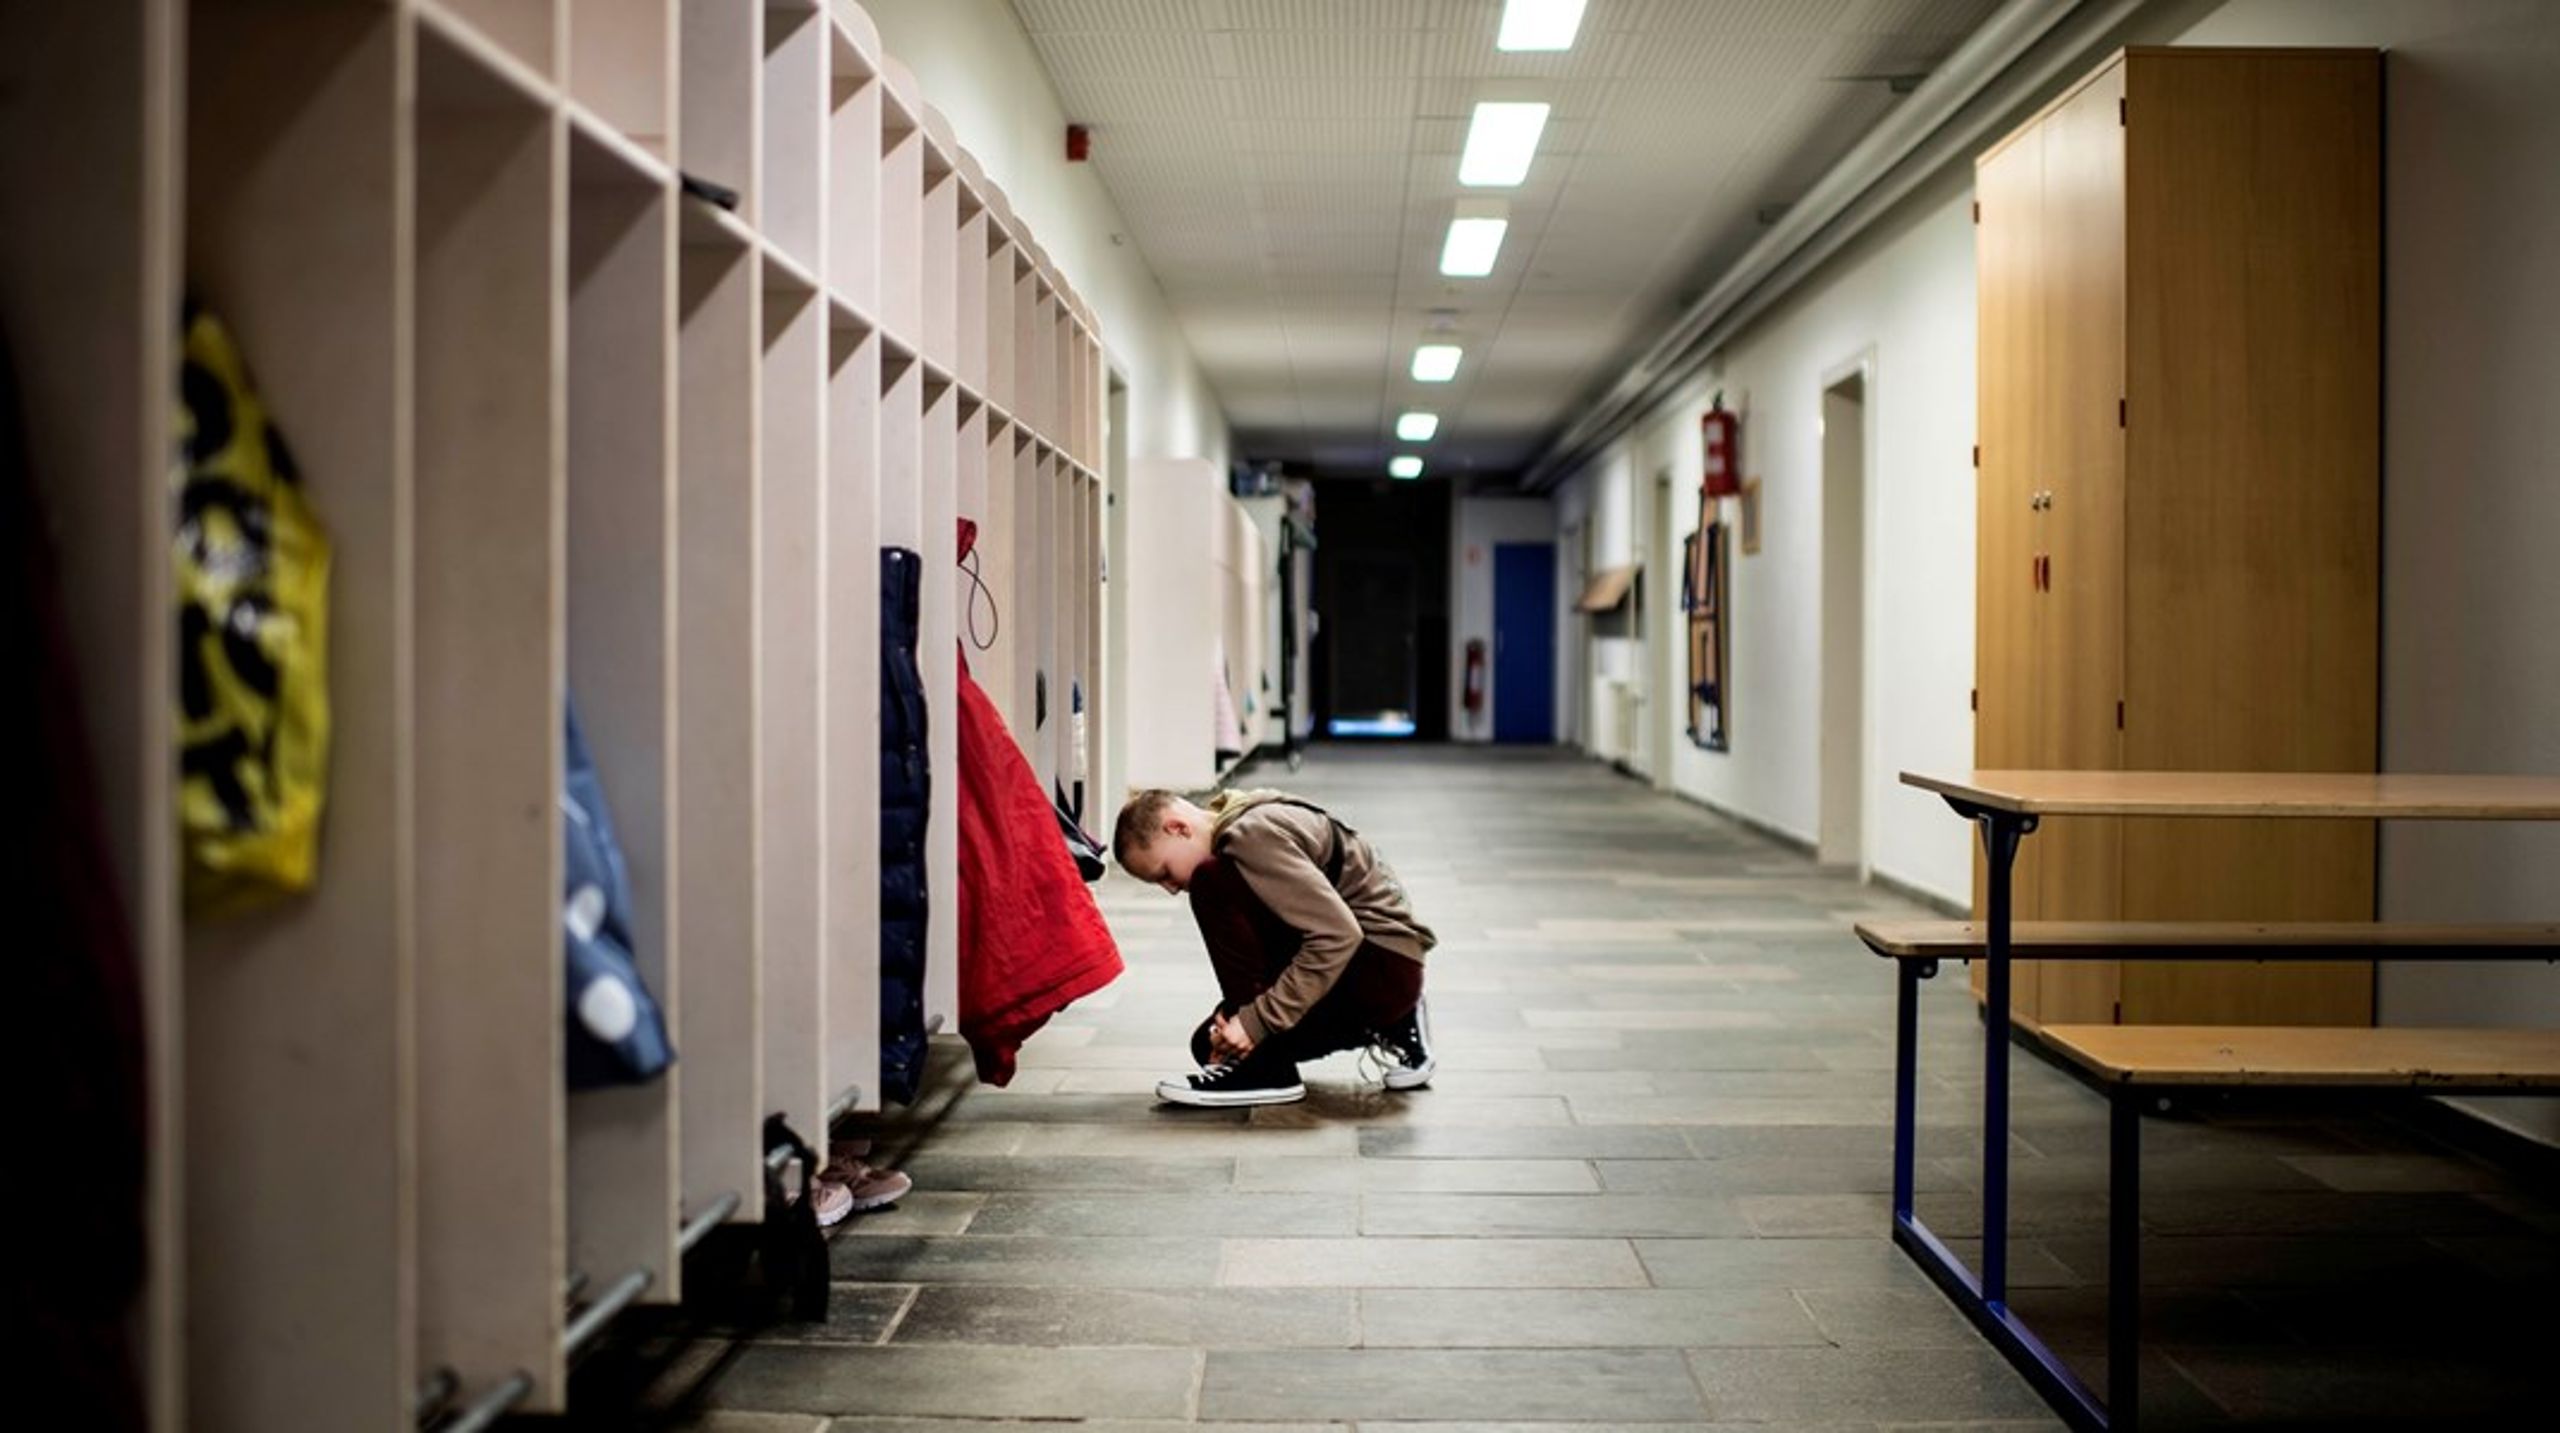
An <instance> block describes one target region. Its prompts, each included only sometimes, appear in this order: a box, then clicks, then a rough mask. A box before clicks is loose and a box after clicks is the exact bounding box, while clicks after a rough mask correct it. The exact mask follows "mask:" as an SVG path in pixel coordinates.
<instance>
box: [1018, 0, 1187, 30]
mask: <svg viewBox="0 0 2560 1433" xmlns="http://www.w3.org/2000/svg"><path fill="white" fill-rule="evenodd" d="M1013 8H1014V11H1015V13H1016V14H1019V15H1020V16H1021V17H1022V27H1023V28H1024V29H1026V30H1029V31H1030V32H1032V33H1033V34H1034V35H1038V34H1040V33H1042V32H1043V31H1049V30H1185V29H1193V28H1196V27H1197V26H1198V25H1199V23H1200V5H1199V0H1014V6H1013Z"/></svg>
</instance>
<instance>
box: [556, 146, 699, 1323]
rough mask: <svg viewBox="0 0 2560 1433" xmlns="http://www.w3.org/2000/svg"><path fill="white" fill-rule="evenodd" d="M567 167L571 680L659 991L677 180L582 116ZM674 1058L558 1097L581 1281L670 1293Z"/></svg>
mask: <svg viewBox="0 0 2560 1433" xmlns="http://www.w3.org/2000/svg"><path fill="white" fill-rule="evenodd" d="M569 180H570V183H569V223H568V231H569V232H568V239H569V345H568V390H569V453H568V461H569V504H568V507H569V522H568V534H567V537H568V552H569V559H568V577H569V592H568V622H567V635H568V662H569V691H570V695H571V697H572V699H573V700H574V701H575V702H576V704H577V708H578V719H579V725H580V726H581V728H582V729H583V730H584V732H585V734H586V740H587V746H588V748H589V750H590V751H591V752H592V753H593V754H594V758H595V764H596V771H597V774H598V776H599V777H601V778H602V781H603V784H604V792H605V798H606V800H607V802H608V803H609V804H610V806H611V809H612V813H613V822H614V830H615V833H616V835H617V836H618V837H619V838H620V841H621V846H622V856H623V861H624V864H625V865H626V866H627V867H628V869H629V875H630V884H631V895H632V908H631V911H630V913H629V914H630V919H629V926H630V932H631V942H632V955H633V959H634V962H635V963H636V964H637V965H638V967H639V969H640V973H641V975H642V978H643V979H644V980H646V981H647V983H648V985H649V988H650V990H651V991H652V992H667V993H673V992H676V991H677V990H678V989H679V988H680V987H678V985H677V984H676V978H677V975H678V972H679V971H680V970H681V969H682V965H681V954H680V952H679V951H678V950H677V948H676V940H675V937H676V932H677V918H678V913H677V905H676V883H677V880H678V878H679V867H678V864H677V863H678V858H679V853H678V850H677V847H676V799H675V798H676V791H675V774H676V765H677V762H678V759H679V757H678V746H677V742H678V733H677V729H676V720H675V717H676V713H675V694H676V680H675V650H676V648H675V612H676V606H677V602H678V593H677V589H676V568H675V541H676V527H675V496H676V494H675V457H676V454H675V427H676V407H675V388H676V383H675V379H676V361H675V359H676V355H675V289H676V284H675V257H676V255H675V239H676V212H675V194H674V190H673V188H672V187H671V186H670V185H669V183H668V182H667V176H666V174H665V173H664V172H663V171H659V170H653V169H650V168H644V167H642V166H641V165H639V164H638V163H636V162H635V158H634V156H633V155H632V154H631V153H629V152H628V151H627V150H624V149H621V148H617V147H616V146H613V145H610V144H606V143H601V142H598V141H596V140H595V139H593V138H591V137H590V136H589V135H588V134H587V132H586V131H585V130H584V128H583V127H580V128H577V129H575V130H573V132H572V134H571V136H570V143H569ZM568 998H569V1000H570V1001H571V1003H572V1005H573V1006H574V1005H575V1003H576V1001H577V999H578V993H577V992H575V991H571V992H569V996H568ZM668 1005H669V1009H668V1010H667V1015H668V1017H669V1019H668V1025H669V1027H670V1028H669V1035H670V1037H671V1038H673V1039H674V1040H675V1041H676V1042H677V1043H678V1048H679V1049H681V1048H682V1040H683V1029H682V1025H681V1020H680V1018H679V1015H680V1012H679V1010H678V1009H676V1008H675V1005H674V1002H673V1001H672V1000H670V1001H669V1002H668ZM684 1074H685V1067H684V1065H683V1064H682V1063H678V1064H677V1065H675V1066H674V1067H673V1068H671V1069H669V1070H668V1071H667V1072H666V1073H665V1074H663V1075H661V1076H659V1077H658V1078H657V1079H656V1080H654V1081H652V1082H650V1083H648V1084H643V1085H626V1086H614V1087H610V1088H606V1089H599V1090H585V1091H578V1092H573V1093H572V1094H571V1095H570V1096H569V1145H568V1158H569V1273H570V1275H571V1276H572V1277H577V1276H581V1275H583V1276H585V1277H586V1278H587V1279H588V1280H589V1281H590V1284H591V1286H592V1287H596V1288H603V1287H609V1286H610V1285H611V1284H612V1283H613V1282H614V1281H616V1280H619V1279H622V1278H624V1277H626V1276H628V1275H629V1274H630V1273H631V1272H633V1271H635V1270H638V1271H643V1272H646V1273H647V1274H648V1275H649V1276H650V1280H651V1285H650V1288H649V1290H648V1291H647V1295H646V1297H647V1298H648V1299H649V1300H650V1301H652V1302H660V1301H670V1300H673V1299H675V1298H677V1297H678V1296H679V1295H680V1294H681V1292H682V1289H681V1287H680V1283H679V1274H680V1272H681V1271H680V1268H679V1266H678V1263H677V1258H676V1233H677V1229H678V1221H679V1219H680V1217H681V1215H680V1210H679V1207H678V1206H679V1204H680V1202H681V1195H680V1193H679V1190H678V1186H677V1173H676V1169H677V1125H676V1121H677V1116H678V1100H679V1091H680V1089H681V1087H682V1085H683V1080H684Z"/></svg>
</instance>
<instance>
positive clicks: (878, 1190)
mask: <svg viewBox="0 0 2560 1433" xmlns="http://www.w3.org/2000/svg"><path fill="white" fill-rule="evenodd" d="M842 1187H843V1189H844V1190H845V1192H846V1193H847V1194H849V1195H851V1196H852V1197H853V1207H854V1210H855V1211H856V1212H857V1213H862V1214H868V1213H870V1212H871V1211H872V1210H874V1209H886V1208H888V1207H889V1206H890V1205H892V1204H895V1203H897V1202H898V1201H899V1200H901V1199H904V1198H906V1197H907V1194H908V1193H909V1192H910V1191H911V1190H913V1189H914V1188H915V1187H916V1182H915V1181H914V1180H912V1179H909V1178H907V1177H906V1176H905V1175H903V1174H900V1173H899V1172H898V1171H896V1170H894V1169H873V1168H872V1167H871V1166H869V1165H867V1164H866V1165H863V1166H861V1167H860V1172H859V1173H857V1174H856V1175H855V1176H854V1177H853V1178H852V1179H851V1180H849V1181H847V1182H846V1183H845V1184H844V1185H843V1186H842Z"/></svg>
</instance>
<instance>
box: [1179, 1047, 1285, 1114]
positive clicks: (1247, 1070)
mask: <svg viewBox="0 0 2560 1433" xmlns="http://www.w3.org/2000/svg"><path fill="white" fill-rule="evenodd" d="M1306 1097H1307V1087H1306V1085H1305V1084H1304V1083H1302V1082H1301V1081H1300V1080H1299V1079H1298V1067H1297V1066H1296V1065H1294V1064H1292V1063H1290V1062H1289V1061H1286V1060H1254V1059H1246V1060H1244V1061H1241V1062H1239V1063H1237V1064H1233V1065H1211V1066H1210V1067H1209V1068H1207V1069H1205V1070H1202V1071H1201V1072H1200V1073H1199V1074H1196V1075H1185V1076H1183V1077H1182V1078H1181V1079H1178V1080H1165V1081H1162V1082H1161V1083H1159V1084H1158V1085H1157V1086H1156V1098H1157V1099H1160V1100H1162V1101H1164V1102H1165V1103H1166V1104H1169V1105H1192V1106H1196V1107H1198V1108H1201V1109H1235V1108H1239V1107H1241V1106H1245V1105H1286V1104H1295V1103H1296V1102H1298V1101H1299V1100H1303V1099H1305V1098H1306Z"/></svg>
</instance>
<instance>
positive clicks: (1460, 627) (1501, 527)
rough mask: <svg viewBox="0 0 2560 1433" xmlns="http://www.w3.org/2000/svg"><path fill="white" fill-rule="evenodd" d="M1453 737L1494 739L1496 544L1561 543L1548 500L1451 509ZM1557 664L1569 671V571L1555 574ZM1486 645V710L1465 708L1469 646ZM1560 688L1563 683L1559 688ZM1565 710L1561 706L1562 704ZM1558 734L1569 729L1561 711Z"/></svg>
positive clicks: (1470, 503) (1467, 501)
mask: <svg viewBox="0 0 2560 1433" xmlns="http://www.w3.org/2000/svg"><path fill="white" fill-rule="evenodd" d="M1449 509H1450V511H1449V527H1450V533H1449V612H1450V614H1451V616H1452V618H1453V621H1452V622H1451V624H1450V632H1449V736H1450V739H1451V740H1454V741H1491V740H1492V739H1493V700H1494V698H1493V673H1492V671H1491V670H1490V669H1491V667H1492V665H1493V662H1492V654H1493V549H1494V546H1495V545H1496V544H1497V543H1505V542H1545V543H1552V542H1554V541H1556V513H1555V508H1554V506H1553V505H1551V504H1549V503H1548V502H1547V501H1546V500H1545V499H1543V498H1459V499H1458V500H1457V501H1455V502H1453V503H1451V504H1450V505H1449ZM1556 591H1557V599H1556V610H1557V618H1556V622H1557V626H1556V649H1555V650H1556V661H1557V670H1558V671H1559V672H1562V671H1563V670H1564V667H1563V662H1564V640H1563V639H1564V621H1565V618H1564V615H1563V614H1564V609H1565V607H1566V605H1567V600H1568V597H1569V596H1576V595H1579V594H1567V593H1566V592H1565V591H1564V569H1563V566H1562V564H1561V563H1559V564H1558V566H1557V575H1556ZM1471 641H1478V642H1482V643H1484V645H1485V655H1486V665H1487V668H1488V670H1487V672H1486V676H1485V689H1484V690H1485V702H1484V709H1483V710H1482V711H1481V712H1478V713H1476V714H1475V716H1474V717H1473V718H1472V719H1470V718H1469V716H1468V713H1467V709H1466V695H1467V690H1466V689H1467V643H1469V642H1471ZM1559 685H1561V684H1559ZM1559 706H1561V703H1559ZM1556 730H1557V731H1558V732H1559V733H1561V732H1562V731H1563V730H1564V717H1563V714H1562V712H1561V711H1559V712H1558V714H1557V717H1556Z"/></svg>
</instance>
